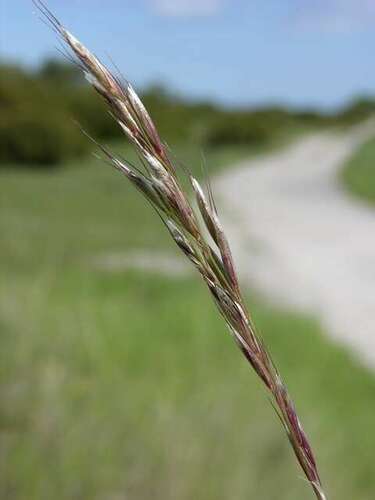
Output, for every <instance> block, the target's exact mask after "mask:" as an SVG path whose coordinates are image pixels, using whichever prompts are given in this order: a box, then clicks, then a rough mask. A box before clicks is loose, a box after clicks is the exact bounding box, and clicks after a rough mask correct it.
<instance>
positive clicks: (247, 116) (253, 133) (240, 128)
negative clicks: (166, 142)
mask: <svg viewBox="0 0 375 500" xmlns="http://www.w3.org/2000/svg"><path fill="white" fill-rule="evenodd" d="M293 122H294V118H293V117H292V115H291V114H290V113H288V112H286V111H284V110H282V109H279V108H265V109H260V110H255V111H231V112H222V113H221V114H220V116H219V117H217V118H216V119H215V120H214V121H213V122H212V123H211V126H210V127H209V129H208V131H207V135H206V138H205V142H206V143H207V144H208V145H211V146H216V145H220V144H242V145H249V146H254V145H261V146H262V145H266V144H269V143H271V142H272V141H273V140H274V139H275V138H276V137H277V136H278V134H279V133H280V132H281V130H282V129H283V128H285V127H290V126H291V124H292V123H293Z"/></svg>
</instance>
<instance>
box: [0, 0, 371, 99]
mask: <svg viewBox="0 0 375 500" xmlns="http://www.w3.org/2000/svg"><path fill="white" fill-rule="evenodd" d="M46 2H47V3H48V6H49V7H50V9H51V10H52V11H53V12H54V13H55V14H56V15H57V16H58V17H59V18H60V20H61V21H62V22H63V23H64V24H65V25H66V26H67V27H68V29H70V31H71V32H73V33H74V34H75V35H76V36H77V37H78V38H80V39H81V40H82V41H83V42H84V43H85V44H86V45H88V46H89V47H90V48H91V49H93V50H94V51H95V53H96V54H97V55H99V57H101V58H102V59H103V60H104V62H106V61H107V62H108V61H109V56H111V58H112V59H113V60H114V61H115V62H116V65H117V66H119V67H120V68H121V70H122V72H123V73H124V74H125V75H126V76H127V78H128V79H129V80H130V81H131V82H133V83H134V84H135V85H136V86H138V88H139V87H143V86H144V85H147V84H149V83H153V82H154V83H155V82H160V83H165V84H166V85H167V86H168V87H169V88H171V89H173V90H175V91H177V92H179V93H181V94H182V95H187V96H191V97H193V98H195V97H202V98H209V99H212V100H217V101H220V102H222V103H227V104H230V105H232V104H235V105H241V104H251V105H253V104H256V105H258V104H263V103H266V102H270V101H272V102H277V103H285V104H292V105H296V106H305V105H319V106H323V107H328V108H330V107H335V106H338V105H341V104H342V103H344V102H345V101H346V100H348V99H349V98H351V97H352V96H353V95H356V94H375V57H374V53H373V49H374V47H375V0H133V1H131V0H46ZM57 45H58V43H57V40H56V37H55V35H54V34H53V33H52V32H51V31H50V30H49V29H48V28H47V27H46V26H45V25H44V24H43V23H41V22H40V20H39V19H38V16H37V15H36V13H35V8H34V7H33V5H32V2H31V0H0V54H1V57H2V58H6V59H11V60H13V61H18V62H21V63H23V64H27V65H35V64H38V63H39V62H40V61H41V60H43V58H44V57H46V56H52V55H56V54H57V51H56V49H55V47H56V46H57Z"/></svg>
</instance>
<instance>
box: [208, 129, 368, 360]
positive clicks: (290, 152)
mask: <svg viewBox="0 0 375 500" xmlns="http://www.w3.org/2000/svg"><path fill="white" fill-rule="evenodd" d="M373 128H374V127H373V125H372V126H370V124H369V125H367V126H366V127H362V128H360V129H359V128H358V129H356V130H354V131H353V130H352V131H351V132H350V133H341V134H337V133H336V134H334V133H325V134H323V133H322V134H316V135H312V136H309V137H305V138H303V139H302V140H299V141H298V142H297V143H294V144H293V145H292V146H290V147H289V148H288V149H285V150H284V151H282V152H279V153H277V154H272V155H269V156H265V157H261V158H258V159H256V160H254V161H249V162H243V163H241V164H239V166H238V168H236V169H231V170H229V171H227V172H226V173H225V174H224V175H222V176H220V177H218V178H217V180H216V181H215V189H214V191H215V193H216V194H217V198H218V200H219V204H220V205H221V207H222V212H223V214H222V217H223V221H224V223H225V227H226V229H227V230H228V233H229V236H230V238H231V241H232V244H233V251H234V253H235V254H236V257H237V261H238V265H239V267H240V275H241V276H242V277H243V278H244V279H245V280H246V281H247V282H248V283H249V284H251V285H252V286H255V287H256V288H258V290H260V291H261V292H263V293H264V294H265V295H266V296H268V297H270V298H271V299H272V300H275V301H276V302H277V303H281V304H282V305H288V306H292V307H297V308H301V309H303V310H308V311H311V312H313V313H316V314H317V315H318V317H320V318H321V320H322V322H323V324H324V326H325V327H326V330H327V331H328V332H330V333H331V334H332V336H334V337H335V338H336V339H337V340H339V341H341V342H344V343H346V344H347V345H349V346H351V347H352V348H353V349H354V350H355V352H356V353H357V354H359V355H360V356H361V358H362V359H363V360H364V361H365V362H367V363H368V364H369V365H371V366H372V367H374V366H375V210H374V209H373V208H371V207H369V206H367V205H365V204H362V203H361V202H359V201H357V200H355V199H352V198H351V197H350V196H349V195H348V194H347V193H345V192H344V191H343V189H341V187H340V185H339V182H338V180H337V177H338V175H337V173H338V170H339V169H340V167H341V166H342V164H343V162H344V161H345V160H346V159H347V158H348V156H349V155H351V154H352V152H353V151H354V150H355V148H356V147H358V146H359V144H361V142H363V140H365V139H366V138H367V137H368V136H369V135H370V134H371V129H372V133H374V130H373Z"/></svg>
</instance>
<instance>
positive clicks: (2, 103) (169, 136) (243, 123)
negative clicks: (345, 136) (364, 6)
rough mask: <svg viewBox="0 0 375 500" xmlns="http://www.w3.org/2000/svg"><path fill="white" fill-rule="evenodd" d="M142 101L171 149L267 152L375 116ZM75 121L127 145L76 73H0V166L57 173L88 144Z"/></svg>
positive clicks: (372, 108) (164, 95)
mask: <svg viewBox="0 0 375 500" xmlns="http://www.w3.org/2000/svg"><path fill="white" fill-rule="evenodd" d="M142 99H143V101H144V102H145V104H146V107H147V108H148V109H149V111H150V114H151V116H152V117H153V119H154V121H155V123H156V125H157V128H158V130H159V132H160V135H161V137H162V138H163V139H164V140H165V141H166V142H167V143H171V144H173V143H176V142H194V143H195V144H196V145H197V146H198V147H200V146H208V147H216V146H220V145H228V144H234V145H235V144H238V145H247V146H258V145H259V146H264V145H267V144H269V143H271V142H272V141H274V140H275V139H277V138H278V137H279V135H280V134H281V133H285V131H288V130H289V129H295V128H300V127H304V128H306V127H307V128H309V127H310V128H315V127H327V126H337V125H339V126H342V125H344V126H345V125H351V124H353V123H356V122H358V121H360V120H363V119H366V118H367V117H369V116H371V115H373V114H374V113H375V101H374V100H371V99H368V98H367V99H365V98H363V99H359V100H357V101H354V102H353V103H351V104H350V105H349V106H348V107H347V108H346V109H344V110H343V111H341V112H338V113H335V114H327V113H325V114H324V113H321V112H319V111H317V110H315V109H304V110H300V111H291V110H289V109H284V108H281V107H265V108H262V109H255V110H254V109H248V110H233V109H232V110H227V109H223V108H219V107H216V106H214V105H212V104H210V103H208V102H200V103H197V102H189V101H186V100H183V99H181V98H179V97H177V96H175V95H173V94H171V93H168V92H166V91H165V89H164V88H162V87H160V86H159V87H158V86H154V87H151V88H149V89H148V90H147V91H146V92H144V93H143V95H142ZM74 120H76V121H78V122H79V123H80V124H81V125H82V126H83V128H85V129H86V130H87V131H88V132H89V133H90V134H91V135H93V136H94V137H95V138H97V139H98V140H103V139H104V140H111V139H115V138H119V137H123V135H122V131H121V129H120V127H119V126H118V125H117V124H116V122H115V121H114V120H113V119H112V117H111V116H110V115H109V113H108V112H107V110H106V107H105V104H104V102H103V101H102V100H101V99H100V98H98V96H97V95H96V93H95V92H94V91H93V90H92V89H91V88H90V87H89V86H88V85H87V84H86V83H85V80H84V78H83V77H82V75H81V72H80V70H79V69H78V68H77V67H76V66H74V65H72V64H67V63H65V62H61V61H58V60H47V61H46V62H45V63H44V64H43V65H42V66H41V68H40V69H39V70H38V71H36V72H33V73H31V72H26V71H22V70H21V69H19V68H17V67H12V66H5V65H2V66H1V65H0V162H2V163H9V162H16V163H28V164H30V165H36V164H41V165H55V164H57V163H61V162H63V161H64V160H66V159H68V158H71V157H73V156H76V155H80V154H83V153H85V152H86V151H87V150H88V148H89V147H90V142H89V141H88V140H87V138H85V137H84V136H83V135H82V134H81V133H80V132H79V130H78V129H77V126H76V125H75V124H74Z"/></svg>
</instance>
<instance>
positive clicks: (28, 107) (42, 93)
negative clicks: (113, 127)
mask: <svg viewBox="0 0 375 500" xmlns="http://www.w3.org/2000/svg"><path fill="white" fill-rule="evenodd" d="M61 102H63V103H64V101H60V99H59V98H58V97H57V95H56V93H55V91H54V89H53V88H50V87H49V86H48V85H47V84H46V83H45V82H43V81H42V80H40V79H38V78H35V77H33V76H32V75H29V74H27V73H25V72H23V71H21V70H20V69H17V68H14V67H9V66H8V67H7V66H3V67H2V68H1V71H0V116H1V118H0V162H1V163H11V162H14V163H23V164H30V165H35V164H40V165H55V164H57V163H60V162H62V161H64V160H65V159H68V158H71V157H73V156H76V155H79V154H83V153H84V152H85V151H87V149H88V147H89V143H88V141H87V139H85V138H84V137H82V134H80V133H79V131H78V129H77V127H76V125H75V124H74V123H73V120H72V119H71V117H70V116H69V113H68V110H67V109H66V107H65V106H66V105H65V104H61Z"/></svg>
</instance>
